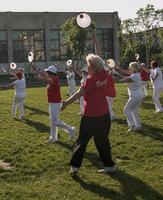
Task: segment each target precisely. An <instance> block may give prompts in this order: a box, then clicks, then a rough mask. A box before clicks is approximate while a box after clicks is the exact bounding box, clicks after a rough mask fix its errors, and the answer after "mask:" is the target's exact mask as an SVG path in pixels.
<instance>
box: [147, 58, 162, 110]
mask: <svg viewBox="0 0 163 200" xmlns="http://www.w3.org/2000/svg"><path fill="white" fill-rule="evenodd" d="M151 67H152V69H151V70H150V72H151V74H150V79H151V82H152V85H153V101H154V104H155V108H156V112H163V107H162V106H161V103H160V94H161V92H163V75H162V71H161V69H160V68H159V65H158V62H157V61H156V60H153V61H151Z"/></svg>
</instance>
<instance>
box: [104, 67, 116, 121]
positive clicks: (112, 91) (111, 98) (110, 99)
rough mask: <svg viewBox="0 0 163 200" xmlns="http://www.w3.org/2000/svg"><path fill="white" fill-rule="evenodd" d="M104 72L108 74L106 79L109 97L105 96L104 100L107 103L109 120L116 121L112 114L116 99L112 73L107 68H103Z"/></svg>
mask: <svg viewBox="0 0 163 200" xmlns="http://www.w3.org/2000/svg"><path fill="white" fill-rule="evenodd" d="M105 70H106V72H107V74H108V79H109V91H110V92H109V93H110V96H107V97H106V99H107V102H108V106H109V112H110V119H111V120H114V119H116V115H115V113H114V110H113V101H114V99H115V97H116V90H115V85H114V78H113V76H112V74H111V73H112V72H111V70H109V68H108V67H105Z"/></svg>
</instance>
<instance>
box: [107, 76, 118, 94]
mask: <svg viewBox="0 0 163 200" xmlns="http://www.w3.org/2000/svg"><path fill="white" fill-rule="evenodd" d="M108 87H109V88H108V92H109V95H108V96H109V97H115V96H116V90H115V86H114V78H113V76H112V75H111V74H108Z"/></svg>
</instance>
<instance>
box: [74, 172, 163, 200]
mask: <svg viewBox="0 0 163 200" xmlns="http://www.w3.org/2000/svg"><path fill="white" fill-rule="evenodd" d="M105 176H107V175H105ZM108 176H109V177H111V178H112V179H115V180H117V181H118V182H119V183H121V188H122V189H121V193H119V192H117V191H114V190H111V189H109V186H108V188H106V187H103V186H101V185H98V184H97V183H93V182H91V183H88V182H86V181H84V180H82V179H81V178H80V177H79V176H77V175H76V176H73V177H72V178H73V180H74V181H76V182H78V183H79V184H80V185H81V187H82V188H83V189H84V190H86V191H90V192H92V193H94V194H96V195H98V196H99V197H103V198H104V199H118V200H137V199H138V197H139V198H141V199H143V200H156V199H157V200H162V199H163V196H162V195H161V194H159V193H158V192H157V191H156V190H155V189H153V188H152V187H150V186H149V185H147V184H146V183H145V182H143V181H142V180H141V179H139V178H136V177H134V176H131V175H129V174H127V173H125V172H123V171H120V170H119V171H118V172H117V173H114V174H108Z"/></svg>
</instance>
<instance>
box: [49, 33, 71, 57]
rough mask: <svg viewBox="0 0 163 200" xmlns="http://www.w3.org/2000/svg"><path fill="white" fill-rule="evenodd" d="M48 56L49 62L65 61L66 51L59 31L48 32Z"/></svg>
mask: <svg viewBox="0 0 163 200" xmlns="http://www.w3.org/2000/svg"><path fill="white" fill-rule="evenodd" d="M50 56H51V61H57V60H66V59H67V56H68V51H67V48H66V46H65V45H64V44H63V37H62V34H61V32H60V30H51V31H50Z"/></svg>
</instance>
